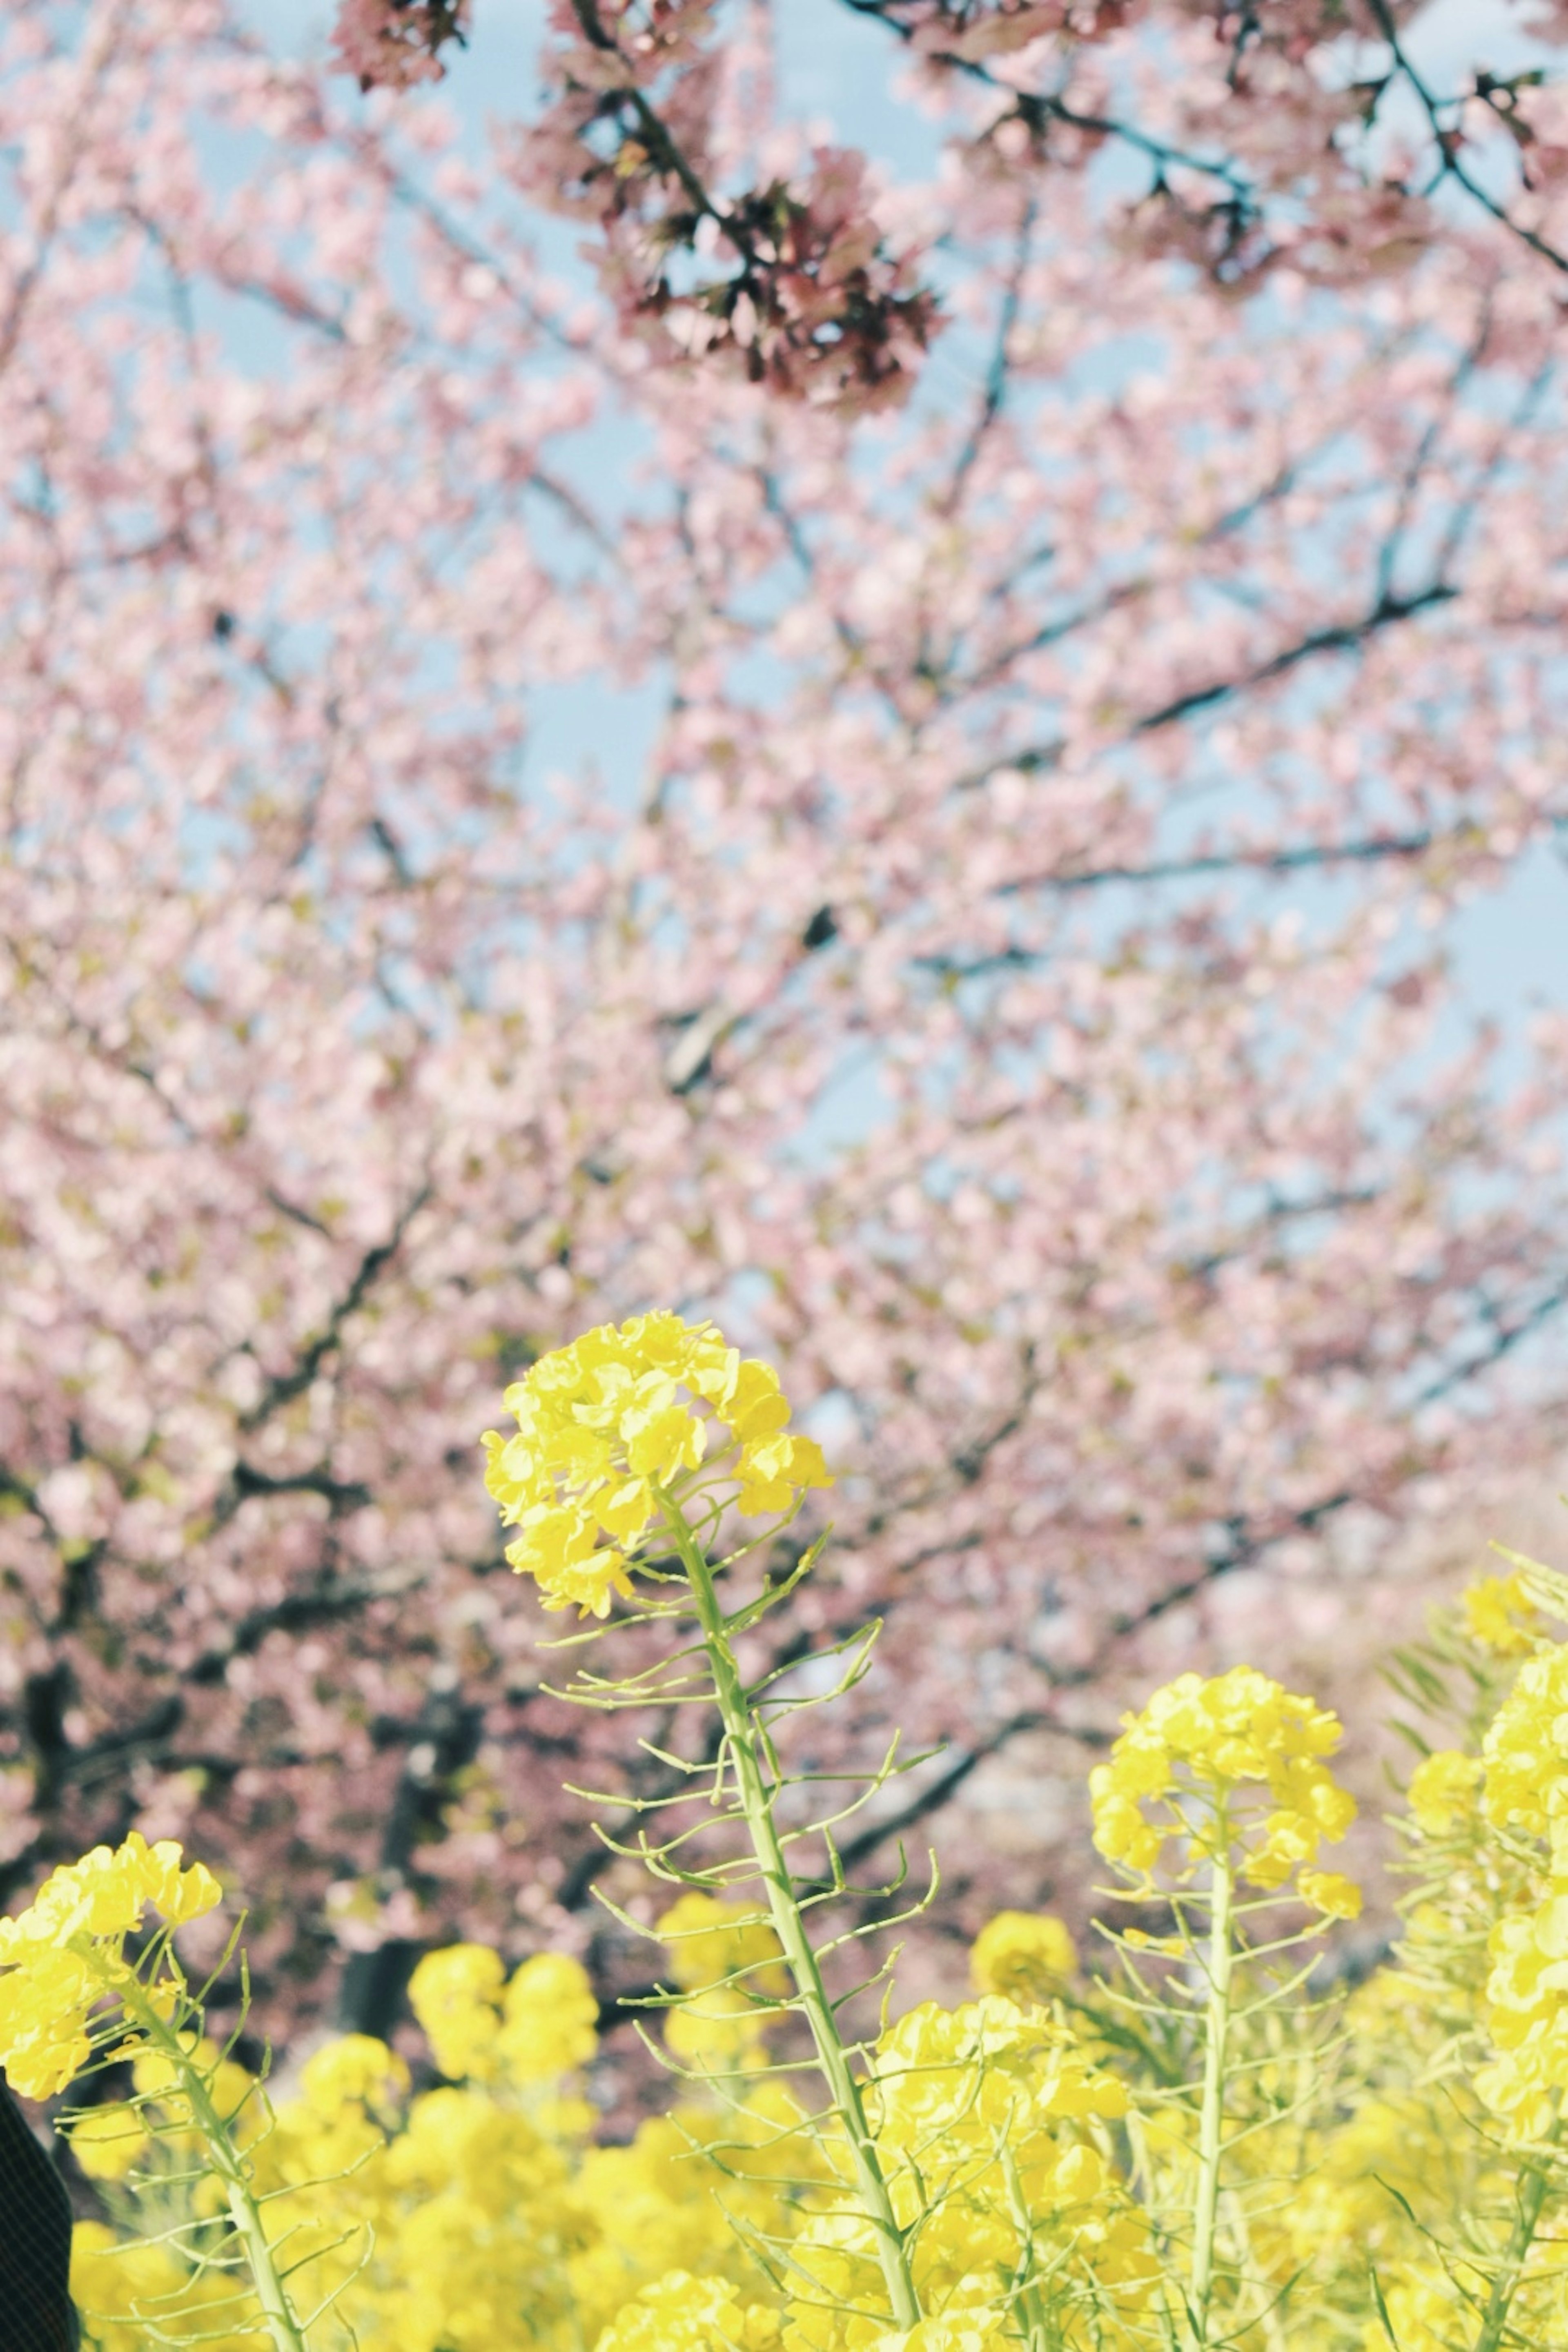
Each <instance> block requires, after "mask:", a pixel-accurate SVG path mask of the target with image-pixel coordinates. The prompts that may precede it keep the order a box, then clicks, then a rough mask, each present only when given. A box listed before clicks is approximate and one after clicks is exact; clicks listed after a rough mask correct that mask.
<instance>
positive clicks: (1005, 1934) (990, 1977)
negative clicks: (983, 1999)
mask: <svg viewBox="0 0 1568 2352" xmlns="http://www.w3.org/2000/svg"><path fill="white" fill-rule="evenodd" d="M1077 1966H1078V1952H1077V1949H1076V1948H1075V1946H1074V1944H1073V1939H1072V1937H1070V1936H1069V1935H1068V1931H1067V1929H1066V1928H1065V1927H1063V1925H1062V1923H1061V1921H1060V1920H1059V1919H1057V1918H1054V1917H1053V1916H1051V1914H1050V1913H1049V1912H1048V1911H1038V1912H1035V1911H998V1912H997V1914H996V1916H995V1917H994V1919H992V1920H989V1921H987V1923H986V1925H985V1926H984V1927H982V1929H981V1930H980V1933H979V1935H978V1936H977V1937H975V1939H974V1941H973V1944H972V1945H971V1947H970V1951H969V1974H970V1978H971V1980H972V1982H973V1986H974V1990H975V1991H976V1992H1003V1993H1009V1994H1011V1995H1012V1997H1013V1999H1014V2000H1044V1999H1046V1998H1047V1996H1048V1994H1049V1993H1051V1992H1052V1991H1053V1990H1055V1988H1056V1987H1057V1986H1058V1985H1059V1984H1061V1983H1062V1982H1063V1981H1064V1979H1066V1978H1068V1977H1070V1976H1071V1975H1072V1973H1073V1970H1074V1969H1076V1968H1077Z"/></svg>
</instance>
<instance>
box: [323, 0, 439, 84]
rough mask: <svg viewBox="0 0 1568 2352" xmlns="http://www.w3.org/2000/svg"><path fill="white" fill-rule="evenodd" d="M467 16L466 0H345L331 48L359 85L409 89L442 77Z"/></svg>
mask: <svg viewBox="0 0 1568 2352" xmlns="http://www.w3.org/2000/svg"><path fill="white" fill-rule="evenodd" d="M467 22H468V0H341V5H340V6H339V9H338V17H337V23H336V25H335V26H334V27H333V31H332V48H333V53H334V55H335V56H336V58H337V59H338V62H339V63H340V64H341V65H342V66H344V67H345V68H347V70H348V71H349V72H350V73H352V74H354V75H356V76H357V77H358V79H359V86H360V88H361V89H367V90H368V89H412V88H413V87H414V86H415V84H416V83H418V82H422V81H436V80H438V79H440V76H441V74H442V73H443V72H444V70H445V68H444V67H443V65H442V62H441V51H442V50H443V48H445V47H446V46H447V43H448V42H449V41H458V42H460V41H461V40H462V38H463V28H464V26H465V25H466V24H467Z"/></svg>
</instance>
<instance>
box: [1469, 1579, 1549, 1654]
mask: <svg viewBox="0 0 1568 2352" xmlns="http://www.w3.org/2000/svg"><path fill="white" fill-rule="evenodd" d="M1459 1611H1460V1614H1461V1616H1462V1617H1463V1619H1464V1624H1465V1631H1466V1633H1468V1635H1469V1637H1470V1639H1471V1641H1472V1642H1476V1643H1479V1645H1480V1647H1481V1648H1482V1649H1483V1650H1489V1651H1490V1652H1491V1653H1492V1655H1493V1656H1494V1657H1498V1658H1522V1657H1526V1656H1528V1655H1529V1654H1530V1652H1531V1650H1533V1649H1534V1647H1535V1644H1536V1643H1537V1641H1538V1640H1539V1638H1540V1636H1541V1631H1542V1626H1541V1619H1540V1617H1539V1616H1538V1615H1537V1613H1536V1611H1535V1608H1534V1605H1533V1603H1532V1602H1531V1599H1530V1596H1529V1594H1528V1593H1527V1592H1526V1591H1525V1589H1524V1579H1523V1577H1522V1576H1520V1575H1514V1576H1482V1577H1478V1578H1477V1580H1476V1581H1475V1582H1474V1583H1473V1584H1468V1585H1467V1586H1466V1587H1465V1590H1464V1591H1463V1592H1462V1593H1461V1594H1460V1595H1459Z"/></svg>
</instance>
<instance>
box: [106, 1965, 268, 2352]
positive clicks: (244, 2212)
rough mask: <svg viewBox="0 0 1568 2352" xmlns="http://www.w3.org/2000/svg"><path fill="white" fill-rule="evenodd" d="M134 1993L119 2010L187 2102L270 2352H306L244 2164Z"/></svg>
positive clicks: (186, 2056) (193, 2068)
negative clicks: (163, 2061)
mask: <svg viewBox="0 0 1568 2352" xmlns="http://www.w3.org/2000/svg"><path fill="white" fill-rule="evenodd" d="M140 1990H141V1989H140V1987H138V1988H137V1990H136V1992H132V1993H130V1994H127V1995H122V2006H123V2008H124V2010H125V2012H126V2015H127V2016H128V2017H130V2018H131V2019H132V2021H134V2023H135V2025H136V2027H137V2028H138V2030H139V2031H140V2032H142V2033H144V2034H145V2035H146V2037H147V2039H148V2041H149V2042H152V2043H153V2045H154V2047H155V2048H157V2049H158V2050H159V2051H161V2052H162V2053H163V2056H164V2057H165V2058H167V2059H168V2061H169V2063H170V2064H171V2066H172V2067H173V2068H174V2073H175V2074H176V2075H177V2077H178V2079H179V2084H180V2088H181V2090H182V2091H183V2092H184V2095H185V2097H186V2098H187V2099H188V2100H189V2101H190V2106H191V2116H192V2120H193V2121H194V2122H195V2126H196V2129H197V2130H198V2131H199V2133H200V2134H201V2137H202V2142H203V2145H204V2147H205V2150H206V2154H207V2158H208V2160H209V2162H210V2163H211V2165H212V2168H213V2170H214V2172H215V2173H216V2175H217V2178H218V2179H219V2180H220V2181H221V2182H222V2183H223V2189H224V2194H225V2196H226V2199H227V2200H228V2210H229V2219H230V2220H231V2221H232V2222H233V2223H234V2229H235V2235H236V2236H237V2238H238V2240H239V2242H240V2244H241V2245H242V2246H243V2247H244V2249H245V2259H246V2263H247V2267H248V2269H249V2272H250V2277H251V2283H252V2284H253V2285H254V2287H255V2289H256V2299H257V2301H258V2304H259V2305H261V2312H262V2316H263V2317H264V2319H265V2320H266V2322H267V2332H268V2335H269V2336H271V2338H272V2345H273V2352H310V2345H309V2342H308V2340H307V2338H306V2335H305V2331H304V2329H303V2328H302V2327H301V2326H300V2323H299V2321H298V2320H297V2319H296V2318H295V2316H294V2307H293V2305H292V2304H291V2303H290V2302H289V2293H288V2289H287V2287H286V2286H285V2285H284V2283H283V2279H282V2275H281V2273H279V2268H278V2265H277V2263H276V2262H275V2261H274V2259H273V2254H272V2248H271V2246H270V2245H269V2244H268V2239H267V2231H266V2228H265V2225H264V2224H263V2221H262V2219H261V2208H260V2206H259V2204H258V2202H257V2199H256V2192H255V2190H254V2189H252V2188H251V2185H250V2179H249V2175H248V2172H247V2168H246V2163H245V2159H244V2158H243V2157H242V2156H241V2155H240V2152H239V2150H238V2149H237V2147H236V2146H235V2144H234V2141H233V2139H232V2137H230V2134H229V2129H228V2126H227V2125H226V2123H225V2121H224V2119H223V2117H222V2116H220V2115H219V2113H218V2111H217V2109H216V2106H215V2105H213V2101H212V2096H211V2094H210V2093H209V2091H208V2089H207V2086H206V2084H205V2082H204V2080H203V2079H202V2073H201V2069H200V2067H199V2066H197V2065H195V2063H193V2061H192V2058H191V2054H190V2053H189V2051H188V2050H186V2048H185V2047H184V2043H183V2042H182V2041H181V2039H180V2037H179V2034H178V2033H177V2032H175V2031H174V2027H173V2026H171V2025H170V2024H169V2023H168V2022H167V2021H166V2020H165V2019H163V2018H162V2017H160V2016H159V2014H158V2012H157V2011H156V2009H155V2008H154V2007H153V2003H152V2002H151V2001H150V2000H146V1999H145V1998H144V1997H143V1998H139V1997H138V1995H139V1994H140Z"/></svg>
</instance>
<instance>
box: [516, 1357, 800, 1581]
mask: <svg viewBox="0 0 1568 2352" xmlns="http://www.w3.org/2000/svg"><path fill="white" fill-rule="evenodd" d="M505 1403H506V1408H507V1411H508V1412H510V1413H512V1414H514V1415H515V1417H516V1420H517V1424H518V1426H517V1432H516V1434H515V1435H513V1436H510V1437H503V1436H501V1435H500V1433H498V1432H496V1431H494V1430H491V1431H489V1432H488V1433H487V1434H486V1436H485V1439H484V1446H485V1454H486V1465H485V1484H486V1486H488V1488H489V1492H490V1494H491V1495H492V1496H494V1498H495V1500H496V1502H497V1503H498V1504H499V1506H500V1514H501V1522H502V1525H503V1526H505V1527H509V1528H518V1529H519V1533H518V1535H517V1537H516V1538H515V1540H514V1541H513V1542H511V1543H510V1544H509V1545H508V1547H507V1555H506V1556H507V1558H508V1559H509V1560H510V1562H511V1565H512V1567H513V1568H514V1569H516V1570H518V1572H519V1573H520V1574H523V1575H529V1576H531V1577H533V1578H534V1579H535V1580H536V1582H537V1583H538V1585H539V1588H540V1591H541V1593H542V1596H543V1600H544V1605H545V1607H546V1608H547V1609H566V1608H571V1607H574V1606H575V1607H576V1608H577V1610H578V1611H579V1612H580V1613H581V1614H582V1615H584V1616H594V1617H605V1616H607V1615H608V1614H609V1611H610V1604H611V1601H612V1598H613V1597H614V1596H615V1595H616V1594H618V1595H619V1596H620V1597H621V1598H622V1599H623V1600H630V1599H631V1598H632V1597H633V1586H632V1583H631V1580H630V1576H629V1573H628V1565H627V1564H628V1562H630V1561H632V1560H634V1559H636V1558H637V1556H638V1555H639V1553H640V1552H641V1551H642V1550H643V1549H645V1548H646V1547H647V1545H649V1544H654V1545H658V1543H660V1542H661V1541H662V1540H663V1538H664V1523H663V1512H662V1508H661V1506H660V1501H659V1496H660V1493H661V1492H662V1491H667V1490H674V1491H675V1492H676V1493H678V1494H679V1493H684V1492H686V1491H689V1489H690V1488H691V1487H693V1486H696V1485H699V1484H700V1486H701V1487H702V1489H703V1490H704V1491H705V1492H707V1491H710V1490H712V1489H713V1488H714V1487H715V1486H728V1487H729V1488H730V1489H731V1496H730V1499H731V1500H732V1501H733V1502H734V1503H735V1505H736V1507H737V1508H739V1509H740V1510H741V1511H742V1512H743V1513H749V1514H751V1513H759V1512H772V1511H784V1510H787V1509H789V1508H790V1507H791V1506H792V1505H793V1504H795V1502H796V1501H797V1500H798V1499H799V1496H800V1495H801V1494H802V1492H803V1491H804V1490H805V1489H806V1488H808V1487H816V1486H831V1485H832V1484H833V1481H832V1478H831V1477H830V1475H828V1471H827V1468H826V1464H825V1463H824V1461H823V1458H822V1454H821V1452H820V1450H819V1448H818V1447H817V1446H816V1444H815V1443H814V1442H813V1441H812V1439H810V1438H808V1437H798V1436H795V1435H792V1434H791V1433H790V1432H789V1429H788V1422H789V1405H788V1402H787V1401H786V1399H785V1398H784V1394H783V1392H782V1391H781V1390H780V1387H779V1382H778V1375H777V1374H776V1373H775V1372H774V1371H773V1370H772V1368H771V1366H769V1365H767V1364H764V1363H761V1362H758V1361H757V1360H755V1359H752V1358H743V1357H742V1355H741V1354H740V1352H739V1351H738V1349H734V1348H731V1347H730V1346H728V1345H727V1343H726V1342H725V1340H724V1339H723V1338H722V1336H721V1333H720V1332H719V1331H717V1330H716V1329H715V1328H714V1327H713V1325H712V1324H711V1323H695V1324H693V1323H685V1322H682V1320H681V1318H680V1317H679V1315H673V1314H669V1313H660V1314H654V1315H639V1316H636V1317H634V1318H632V1320H631V1321H630V1322H626V1323H622V1324H618V1325H617V1324H614V1323H605V1324H602V1325H600V1327H599V1328H597V1329H596V1330H593V1331H585V1332H584V1334H583V1336H582V1338H581V1339H574V1341H573V1342H572V1344H571V1345H570V1346H569V1347H565V1348H558V1349H555V1351H554V1352H553V1353H552V1354H551V1355H548V1356H542V1357H541V1359H540V1360H539V1362H538V1363H537V1364H535V1365H534V1367H533V1369H532V1370H531V1371H530V1372H529V1373H528V1375H527V1377H526V1378H525V1379H523V1380H521V1381H514V1382H513V1384H512V1386H511V1387H510V1388H509V1389H508V1391H507V1392H506V1397H505Z"/></svg>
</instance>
